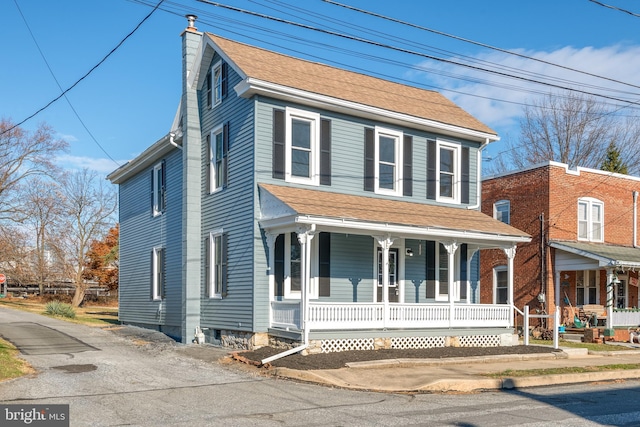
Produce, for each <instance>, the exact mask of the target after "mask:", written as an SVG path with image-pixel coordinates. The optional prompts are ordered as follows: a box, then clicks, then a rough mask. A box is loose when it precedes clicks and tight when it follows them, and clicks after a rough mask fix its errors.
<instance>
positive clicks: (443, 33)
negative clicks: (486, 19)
mask: <svg viewBox="0 0 640 427" xmlns="http://www.w3.org/2000/svg"><path fill="white" fill-rule="evenodd" d="M322 1H324V2H325V3H329V4H332V5H335V6H340V7H343V8H345V9H349V10H353V11H356V12H360V13H364V14H366V15H370V16H374V17H376V18H381V19H384V20H387V21H391V22H395V23H398V24H402V25H407V26H409V27H413V28H417V29H420V30H424V31H428V32H430V33H433V34H438V35H440V36H445V37H449V38H452V39H455V40H458V41H463V42H465V43H471V44H473V45H476V46H480V47H484V48H487V49H491V50H495V51H498V52H502V53H506V54H509V55H513V56H517V57H519V58H524V59H528V60H531V61H536V62H540V63H542V64H545V65H551V66H553V67H558V68H562V69H564V70H568V71H573V72H576V73H580V74H584V75H587V76H590V77H597V78H599V79H603V80H607V81H610V82H613V83H619V84H623V85H627V86H631V87H635V88H638V89H640V86H638V85H634V84H632V83H627V82H623V81H620V80H616V79H612V78H610V77H605V76H601V75H598V74H594V73H589V72H587V71H582V70H578V69H576V68H571V67H567V66H565V65H560V64H556V63H553V62H550V61H545V60H544V59H539V58H534V57H532V56H527V55H523V54H520V53H517V52H512V51H510V50H507V49H502V48H499V47H496V46H491V45H489V44H485V43H481V42H477V41H474V40H471V39H467V38H464V37H460V36H456V35H453V34H448V33H445V32H442V31H438V30H434V29H432V28H427V27H423V26H421V25H417V24H413V23H411V22H406V21H402V20H400V19H396V18H391V17H389V16H385V15H381V14H379V13H375V12H371V11H368V10H365V9H359V8H357V7H353V6H350V5H346V4H343V3H338V2H337V1H334V0H322ZM590 1H594V0H590ZM594 2H595V1H594ZM595 3H598V2H595Z"/></svg>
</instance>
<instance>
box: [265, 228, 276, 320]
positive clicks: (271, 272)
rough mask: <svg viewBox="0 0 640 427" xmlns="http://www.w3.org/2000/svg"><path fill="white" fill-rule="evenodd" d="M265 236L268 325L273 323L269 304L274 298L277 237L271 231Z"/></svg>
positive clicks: (271, 306)
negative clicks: (267, 258) (267, 262)
mask: <svg viewBox="0 0 640 427" xmlns="http://www.w3.org/2000/svg"><path fill="white" fill-rule="evenodd" d="M265 237H266V238H267V248H268V251H269V252H268V254H267V255H268V257H269V266H268V267H269V269H268V272H267V274H268V276H269V326H271V325H272V323H273V304H271V302H272V301H273V299H274V295H275V288H276V276H275V274H276V273H275V268H276V262H275V259H274V258H275V246H276V239H277V238H278V235H277V234H273V233H268V232H265Z"/></svg>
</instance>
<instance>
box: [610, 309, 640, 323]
mask: <svg viewBox="0 0 640 427" xmlns="http://www.w3.org/2000/svg"><path fill="white" fill-rule="evenodd" d="M611 324H612V325H613V326H640V311H636V310H629V311H627V310H621V311H617V310H613V317H611Z"/></svg>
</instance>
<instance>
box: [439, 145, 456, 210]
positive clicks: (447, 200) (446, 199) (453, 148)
mask: <svg viewBox="0 0 640 427" xmlns="http://www.w3.org/2000/svg"><path fill="white" fill-rule="evenodd" d="M443 148H444V149H447V150H451V151H453V188H452V191H453V197H445V196H441V195H440V151H441V150H442V149H443ZM460 152H461V147H460V144H455V143H452V142H446V141H442V140H440V139H439V140H437V147H436V174H437V176H436V200H437V201H439V202H445V203H460V194H461V189H460V186H461V181H462V180H461V177H460V174H461V171H462V164H461V163H462V159H461V157H462V156H461V155H460Z"/></svg>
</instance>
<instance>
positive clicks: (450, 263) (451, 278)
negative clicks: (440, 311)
mask: <svg viewBox="0 0 640 427" xmlns="http://www.w3.org/2000/svg"><path fill="white" fill-rule="evenodd" d="M442 246H444V248H445V249H446V250H447V254H448V256H447V269H448V271H449V274H448V277H447V284H448V287H449V326H450V327H453V321H454V320H455V319H454V314H455V313H454V306H453V303H454V301H455V300H456V296H457V294H458V292H457V289H456V287H455V286H454V283H455V280H456V271H455V269H456V251H457V250H458V243H457V242H450V243H443V244H442Z"/></svg>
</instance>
